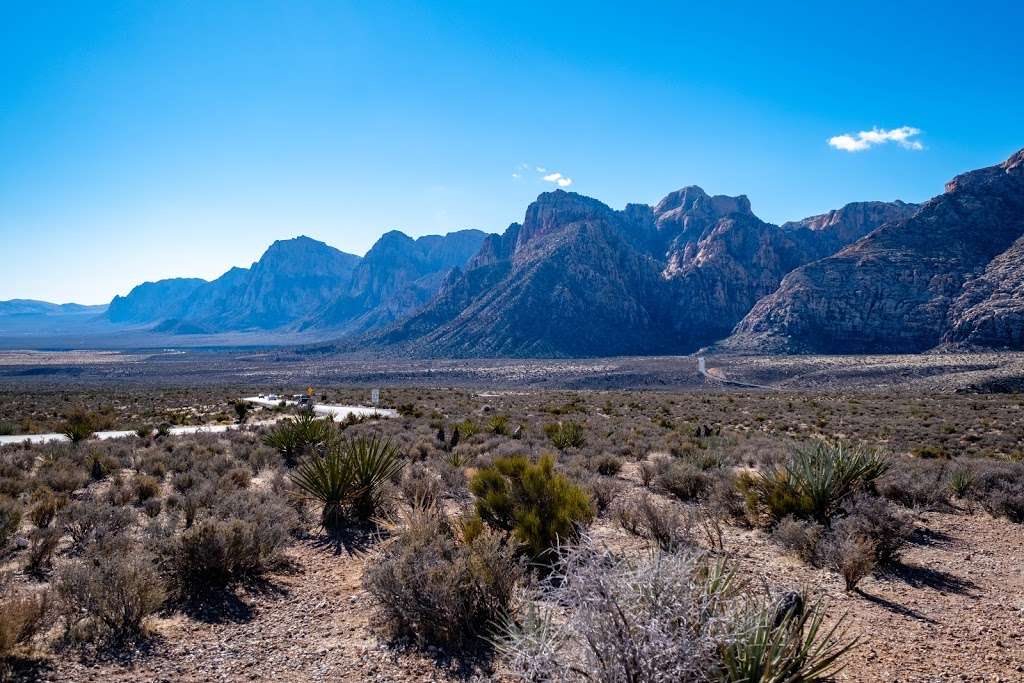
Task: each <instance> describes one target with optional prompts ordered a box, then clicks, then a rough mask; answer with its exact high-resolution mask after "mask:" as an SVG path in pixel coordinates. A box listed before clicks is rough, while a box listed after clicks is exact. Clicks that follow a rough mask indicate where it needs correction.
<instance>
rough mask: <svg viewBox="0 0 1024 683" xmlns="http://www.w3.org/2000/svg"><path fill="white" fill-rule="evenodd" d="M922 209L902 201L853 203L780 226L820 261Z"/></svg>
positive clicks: (813, 258) (814, 258)
mask: <svg viewBox="0 0 1024 683" xmlns="http://www.w3.org/2000/svg"><path fill="white" fill-rule="evenodd" d="M919 208H921V206H920V205H919V204H908V203H906V202H901V201H899V200H896V201H894V202H853V203H850V204H847V205H846V206H844V207H843V208H841V209H834V210H832V211H829V212H828V213H823V214H820V215H817V216H810V217H808V218H805V219H803V220H800V221H791V222H789V223H783V224H782V226H781V227H782V229H783V231H785V232H787V233H789V234H790V235H791V236H792V238H793V239H795V240H799V241H800V242H801V243H803V244H804V245H805V248H807V249H808V250H809V255H811V254H813V257H812V258H811V259H810V260H817V259H819V258H824V257H826V256H831V255H832V254H834V253H836V252H837V251H839V250H840V249H842V248H843V247H845V246H846V245H847V244H852V243H853V242H856V241H857V240H859V239H860V238H861V237H864V236H865V235H867V234H868V233H869V232H871V231H872V230H874V229H875V228H877V227H879V226H880V225H884V224H885V223H891V222H893V221H902V220H906V219H908V218H910V217H911V216H913V215H914V214H915V213H916V212H917V210H918V209H919Z"/></svg>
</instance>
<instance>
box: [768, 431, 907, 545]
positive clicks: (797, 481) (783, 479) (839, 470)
mask: <svg viewBox="0 0 1024 683" xmlns="http://www.w3.org/2000/svg"><path fill="white" fill-rule="evenodd" d="M888 469H889V463H888V461H887V460H886V459H885V458H884V457H883V456H882V455H880V454H879V453H878V452H877V451H875V450H872V449H868V448H864V447H860V446H847V445H843V444H825V443H819V444H816V445H814V446H812V447H810V448H802V449H798V450H796V451H794V452H793V453H792V455H791V456H790V458H789V461H788V462H786V463H784V464H782V465H781V466H775V467H770V468H767V469H766V470H765V471H763V472H762V473H761V474H760V475H759V478H758V479H757V481H756V482H755V491H756V494H757V496H758V498H759V500H760V502H761V503H762V504H763V505H764V507H765V508H767V510H768V512H769V514H770V515H771V516H772V517H773V518H774V519H782V518H783V517H785V516H786V515H794V516H796V517H801V518H805V519H807V518H810V519H814V520H815V521H817V522H819V523H820V524H825V525H828V524H829V522H830V521H831V519H832V517H834V516H835V514H836V512H837V511H838V510H839V506H840V505H841V503H842V502H843V500H844V499H845V498H846V497H847V496H849V495H850V494H852V493H854V492H855V491H857V490H860V489H863V488H866V487H869V486H871V485H872V483H873V482H874V481H875V480H876V479H877V478H878V477H880V476H881V475H882V474H884V473H885V471H886V470H888Z"/></svg>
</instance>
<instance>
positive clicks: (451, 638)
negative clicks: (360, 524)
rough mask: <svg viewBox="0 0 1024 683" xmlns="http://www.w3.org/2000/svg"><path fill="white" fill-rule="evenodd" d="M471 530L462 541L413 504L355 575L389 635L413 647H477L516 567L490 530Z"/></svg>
mask: <svg viewBox="0 0 1024 683" xmlns="http://www.w3.org/2000/svg"><path fill="white" fill-rule="evenodd" d="M477 532H478V533H475V534H474V535H473V537H472V538H471V539H467V538H465V537H463V536H461V535H460V534H459V533H458V531H457V530H456V529H455V528H454V526H453V524H452V523H451V522H450V521H449V520H448V519H447V518H446V517H445V515H444V513H442V512H441V511H439V510H438V509H437V508H434V507H413V509H412V511H411V512H410V513H409V515H408V518H407V519H406V524H405V525H404V527H403V528H402V530H401V531H399V532H398V533H397V535H396V536H395V537H394V538H393V539H392V540H391V541H390V542H389V544H388V545H387V546H386V548H385V549H384V551H383V553H382V557H381V558H380V559H379V560H377V561H375V562H373V563H371V564H370V565H368V566H367V569H366V573H365V575H364V578H363V583H364V586H365V587H366V589H367V590H368V591H369V592H370V594H371V595H373V596H374V598H376V600H377V602H378V603H379V616H380V618H381V621H382V622H383V624H384V625H385V626H386V627H387V628H388V630H389V631H390V632H391V634H392V635H393V636H396V637H404V638H409V639H411V640H413V641H415V642H416V643H417V644H419V645H440V646H446V647H453V648H464V647H467V646H469V647H472V646H474V645H480V644H482V639H483V638H484V637H486V636H487V635H488V633H489V632H490V630H491V629H492V627H493V626H494V624H495V623H496V622H497V621H498V620H499V619H500V618H502V617H503V616H504V615H505V614H506V613H507V611H508V610H509V609H510V608H511V604H512V599H513V595H514V589H515V587H516V584H517V582H518V581H519V579H520V577H521V575H522V568H521V565H520V564H519V563H518V562H517V560H516V555H515V551H514V549H513V548H512V547H511V545H509V544H507V543H505V542H503V540H502V538H501V537H500V536H499V535H498V534H497V533H495V532H493V531H489V530H486V529H478V530H477Z"/></svg>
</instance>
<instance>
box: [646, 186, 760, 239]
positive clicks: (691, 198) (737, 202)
mask: <svg viewBox="0 0 1024 683" xmlns="http://www.w3.org/2000/svg"><path fill="white" fill-rule="evenodd" d="M732 214H743V215H746V216H753V215H754V214H753V212H752V211H751V210H750V200H749V199H748V198H747V197H746V195H739V196H738V197H729V196H727V195H714V196H711V195H708V193H707V192H705V191H704V190H703V189H701V188H700V187H697V186H696V185H690V186H688V187H684V188H682V189H680V190H676V191H675V192H672V193H669V194H668V195H666V196H665V198H664V199H662V200H661V201H660V202H658V204H657V205H656V206H655V207H654V220H655V225H656V226H657V229H658V231H659V232H660V233H662V234H663V235H664V236H665V238H667V243H668V244H671V245H672V250H677V249H680V248H682V247H683V246H684V245H685V244H686V243H687V242H696V241H697V240H699V239H700V238H701V237H702V236H703V235H704V234H705V233H706V232H707V231H708V230H709V229H710V228H711V227H712V226H714V224H715V223H717V222H718V221H719V220H720V219H722V218H725V217H726V216H729V215H732Z"/></svg>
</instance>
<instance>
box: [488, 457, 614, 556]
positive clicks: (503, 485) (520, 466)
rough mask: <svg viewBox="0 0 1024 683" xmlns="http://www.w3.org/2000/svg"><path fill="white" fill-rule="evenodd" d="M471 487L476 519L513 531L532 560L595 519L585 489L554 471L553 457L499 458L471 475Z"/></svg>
mask: <svg viewBox="0 0 1024 683" xmlns="http://www.w3.org/2000/svg"><path fill="white" fill-rule="evenodd" d="M469 490H470V491H471V492H472V493H473V495H474V496H475V497H476V512H477V514H478V515H479V516H480V518H481V519H482V520H483V521H484V522H486V523H487V524H488V525H490V526H491V527H494V528H496V529H501V530H503V531H508V532H511V533H512V534H513V535H514V536H515V538H516V540H517V541H519V543H521V544H522V546H523V551H524V552H525V553H526V554H527V555H529V556H530V557H533V558H538V557H540V556H541V555H542V554H544V553H546V552H547V551H548V550H550V549H551V548H553V547H555V545H556V544H558V543H565V542H568V541H572V540H573V539H575V538H576V537H577V535H578V534H579V531H580V529H581V528H582V527H583V526H585V525H587V524H589V523H590V521H591V520H592V519H593V518H594V511H593V508H592V507H591V503H590V498H589V496H587V493H586V491H584V490H583V489H582V488H581V487H580V486H578V485H576V484H574V483H573V482H571V481H569V479H568V478H567V477H566V476H565V475H563V474H559V473H558V472H556V471H555V459H554V458H553V457H552V456H551V455H544V456H542V457H541V458H540V460H539V461H538V462H537V464H533V463H531V462H530V461H529V460H528V459H527V458H526V457H524V456H509V457H503V458H497V459H495V461H494V463H493V464H491V465H490V466H488V467H483V468H481V469H480V470H479V471H478V472H477V473H476V474H475V475H474V476H473V478H472V479H471V480H470V483H469Z"/></svg>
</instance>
